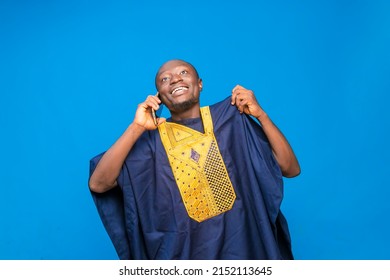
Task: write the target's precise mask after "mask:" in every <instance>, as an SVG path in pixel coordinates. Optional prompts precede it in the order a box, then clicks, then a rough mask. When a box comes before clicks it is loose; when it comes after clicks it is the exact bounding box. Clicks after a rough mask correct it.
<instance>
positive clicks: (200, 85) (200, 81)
mask: <svg viewBox="0 0 390 280" xmlns="http://www.w3.org/2000/svg"><path fill="white" fill-rule="evenodd" d="M198 86H199V91H202V89H203V81H202V79H199V80H198Z"/></svg>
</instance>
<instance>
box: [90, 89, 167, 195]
mask: <svg viewBox="0 0 390 280" xmlns="http://www.w3.org/2000/svg"><path fill="white" fill-rule="evenodd" d="M160 103H161V101H160V99H159V98H158V97H156V96H152V95H149V96H148V97H147V99H146V100H145V101H144V102H143V103H141V104H139V105H138V108H137V111H136V113H135V117H134V120H133V122H132V123H131V124H130V125H129V126H128V127H127V129H126V130H125V132H124V133H123V134H122V135H121V136H120V137H119V139H118V140H117V141H116V142H115V143H114V144H113V145H112V146H111V147H110V148H109V149H108V150H107V151H106V152H105V153H104V155H103V156H102V158H101V159H100V161H99V163H98V164H97V166H96V168H95V170H94V172H93V173H92V175H91V177H90V179H89V188H90V189H91V190H92V191H94V192H97V193H103V192H106V191H108V190H110V189H112V188H114V187H115V186H116V185H117V181H116V179H117V178H118V176H119V173H120V170H121V168H122V165H123V163H124V161H125V159H126V157H127V155H128V153H129V152H130V151H131V149H132V147H133V146H134V144H135V142H136V141H137V140H138V138H139V137H140V136H141V135H142V133H144V132H145V131H146V130H153V129H156V128H157V126H156V125H155V124H154V121H153V118H152V114H151V109H152V108H153V109H155V110H157V109H158V108H159V104H160ZM164 121H165V119H164V118H160V119H158V124H160V123H162V122H164Z"/></svg>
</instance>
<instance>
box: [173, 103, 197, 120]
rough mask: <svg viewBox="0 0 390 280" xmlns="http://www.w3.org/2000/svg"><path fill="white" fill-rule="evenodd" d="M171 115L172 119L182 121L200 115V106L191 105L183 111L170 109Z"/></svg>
mask: <svg viewBox="0 0 390 280" xmlns="http://www.w3.org/2000/svg"><path fill="white" fill-rule="evenodd" d="M171 117H172V120H174V121H182V120H186V119H194V118H199V117H200V106H199V104H196V105H195V106H193V107H191V108H190V109H188V110H185V111H183V112H174V111H171Z"/></svg>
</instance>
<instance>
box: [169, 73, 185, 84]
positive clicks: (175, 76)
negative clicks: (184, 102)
mask: <svg viewBox="0 0 390 280" xmlns="http://www.w3.org/2000/svg"><path fill="white" fill-rule="evenodd" d="M182 80H183V79H182V77H181V76H180V75H179V74H173V75H172V78H171V84H176V83H178V82H181V81H182Z"/></svg>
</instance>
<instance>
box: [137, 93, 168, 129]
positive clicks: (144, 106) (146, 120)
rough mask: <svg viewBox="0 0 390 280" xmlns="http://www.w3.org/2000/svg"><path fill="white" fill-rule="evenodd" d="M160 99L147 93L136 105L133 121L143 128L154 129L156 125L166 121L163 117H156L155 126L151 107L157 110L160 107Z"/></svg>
mask: <svg viewBox="0 0 390 280" xmlns="http://www.w3.org/2000/svg"><path fill="white" fill-rule="evenodd" d="M160 104H161V100H160V99H159V98H158V97H157V94H156V95H149V96H148V97H147V98H146V100H145V101H144V102H142V103H141V104H139V105H138V108H137V111H136V113H135V117H134V121H133V123H135V124H137V125H139V126H141V127H143V128H145V129H146V130H154V129H156V128H157V126H158V125H160V124H162V123H163V122H165V121H166V119H165V118H157V126H156V125H155V123H154V120H153V115H152V108H153V109H154V110H155V111H157V110H158V109H159V108H160Z"/></svg>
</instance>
